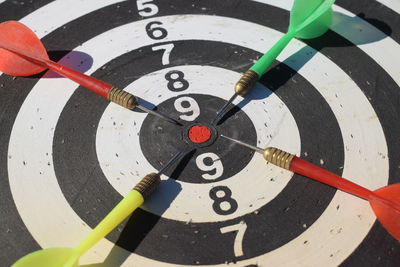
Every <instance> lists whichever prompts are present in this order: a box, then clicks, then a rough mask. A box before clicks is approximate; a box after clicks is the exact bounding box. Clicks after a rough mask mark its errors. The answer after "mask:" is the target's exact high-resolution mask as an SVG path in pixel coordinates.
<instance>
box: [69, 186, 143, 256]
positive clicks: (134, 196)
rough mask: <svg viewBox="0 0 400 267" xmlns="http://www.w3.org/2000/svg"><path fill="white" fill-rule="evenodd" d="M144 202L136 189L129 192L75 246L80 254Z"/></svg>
mask: <svg viewBox="0 0 400 267" xmlns="http://www.w3.org/2000/svg"><path fill="white" fill-rule="evenodd" d="M143 202H144V198H143V196H142V195H141V194H140V193H139V192H138V191H136V190H131V191H130V192H129V194H128V195H127V196H126V197H125V198H123V199H122V200H121V202H119V203H118V204H117V206H115V207H114V209H113V210H112V211H111V212H110V213H109V214H108V215H107V216H106V217H105V218H104V219H103V220H102V221H101V222H100V223H99V224H98V225H97V226H96V228H94V229H93V230H92V231H91V232H90V233H89V235H87V236H86V238H85V239H84V240H82V242H81V243H79V245H78V246H77V247H76V248H75V250H76V251H77V252H78V253H79V254H80V255H82V254H84V253H85V252H86V251H87V250H89V249H90V248H91V247H92V246H94V245H95V244H96V243H97V242H98V241H100V240H101V239H102V238H103V237H105V236H106V235H107V234H108V233H110V232H111V231H112V230H113V229H114V228H115V227H117V226H118V225H119V224H120V223H121V222H122V221H123V220H124V219H126V218H127V217H128V216H129V214H131V213H132V212H133V211H134V210H135V209H137V208H138V207H139V206H140V205H142V203H143Z"/></svg>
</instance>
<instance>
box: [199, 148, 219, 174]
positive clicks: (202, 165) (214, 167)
mask: <svg viewBox="0 0 400 267" xmlns="http://www.w3.org/2000/svg"><path fill="white" fill-rule="evenodd" d="M207 158H208V159H211V161H212V164H211V165H206V164H205V162H204V160H205V159H207ZM196 164H197V167H198V168H199V169H200V170H202V171H207V172H208V171H213V170H215V173H214V174H209V173H205V174H202V175H201V176H202V177H203V178H204V179H206V180H213V179H217V178H219V177H220V176H221V175H222V173H223V172H224V166H223V165H222V162H221V159H220V158H219V157H218V156H217V155H216V154H214V153H211V152H209V153H204V154H201V155H199V156H198V157H197V158H196Z"/></svg>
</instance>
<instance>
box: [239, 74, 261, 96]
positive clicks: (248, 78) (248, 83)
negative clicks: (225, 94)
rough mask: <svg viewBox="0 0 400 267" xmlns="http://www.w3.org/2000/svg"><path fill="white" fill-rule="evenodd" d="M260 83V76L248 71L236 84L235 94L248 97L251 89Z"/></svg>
mask: <svg viewBox="0 0 400 267" xmlns="http://www.w3.org/2000/svg"><path fill="white" fill-rule="evenodd" d="M257 81H258V74H257V73H256V72H255V71H252V70H248V71H246V72H245V73H243V75H242V77H241V78H240V79H239V81H238V82H237V83H236V84H235V93H237V94H238V95H241V96H244V95H246V94H247V93H248V92H249V91H250V89H251V88H253V87H254V85H256V83H257Z"/></svg>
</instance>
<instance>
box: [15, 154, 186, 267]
mask: <svg viewBox="0 0 400 267" xmlns="http://www.w3.org/2000/svg"><path fill="white" fill-rule="evenodd" d="M187 152H188V149H186V148H185V149H183V150H181V151H180V152H179V153H178V154H176V155H175V156H174V157H173V158H172V159H171V160H170V161H169V162H168V163H167V164H165V166H164V167H163V168H162V169H161V170H160V171H159V172H158V173H150V174H148V175H146V176H145V177H144V178H143V179H142V180H141V181H140V182H139V183H138V184H137V185H136V186H135V187H134V188H133V189H132V190H131V191H130V192H129V193H128V195H127V196H125V197H124V198H123V199H122V200H121V201H120V202H119V203H118V204H117V206H115V207H114V209H113V210H111V212H110V213H109V214H108V215H107V216H106V217H105V218H104V219H103V220H102V221H101V222H100V223H99V224H98V225H97V226H96V227H95V228H94V229H93V230H92V231H91V232H90V233H89V234H88V235H87V236H86V237H85V238H84V239H83V240H82V241H81V242H80V243H79V244H78V246H76V247H75V248H49V249H42V250H38V251H35V252H32V253H30V254H28V255H26V256H24V257H23V258H21V259H19V260H18V261H17V262H16V263H14V264H13V265H12V267H77V266H78V263H79V258H80V257H81V256H82V255H83V254H84V253H85V252H86V251H88V250H89V249H90V248H91V247H93V246H94V245H95V244H96V243H97V242H99V241H100V240H101V239H102V238H104V237H105V236H106V235H107V234H108V233H110V232H111V231H112V230H113V229H114V228H115V227H117V225H119V224H120V223H121V222H122V221H123V220H124V219H126V218H127V217H128V216H129V215H130V214H131V213H132V212H133V211H134V210H136V209H137V208H138V207H139V206H140V205H142V204H143V202H144V200H145V199H146V198H147V197H148V196H150V195H151V194H152V193H153V192H154V191H155V190H156V188H157V186H158V185H159V183H160V175H161V173H163V172H164V171H165V170H166V169H167V168H169V167H170V166H172V165H173V164H174V163H175V162H176V161H177V160H179V159H180V158H182V157H183V156H184V155H186V153H187Z"/></svg>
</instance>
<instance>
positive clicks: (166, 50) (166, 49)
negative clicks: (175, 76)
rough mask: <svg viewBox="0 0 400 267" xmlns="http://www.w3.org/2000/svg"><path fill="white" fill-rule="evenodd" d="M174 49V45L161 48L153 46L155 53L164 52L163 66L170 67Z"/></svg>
mask: <svg viewBox="0 0 400 267" xmlns="http://www.w3.org/2000/svg"><path fill="white" fill-rule="evenodd" d="M173 48H174V44H163V45H159V46H153V47H152V48H151V49H152V50H153V51H158V50H164V53H163V55H162V61H161V62H162V64H163V65H168V64H169V55H170V54H171V51H172V49H173Z"/></svg>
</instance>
